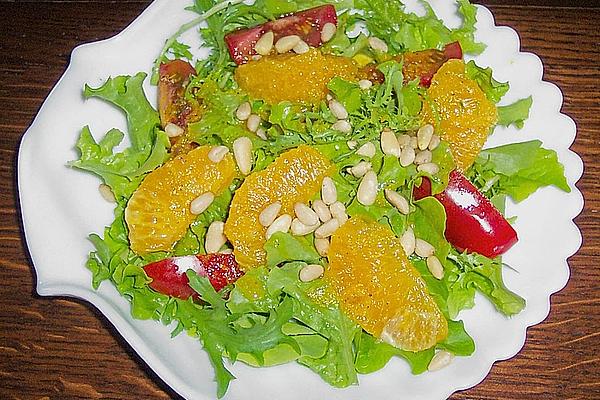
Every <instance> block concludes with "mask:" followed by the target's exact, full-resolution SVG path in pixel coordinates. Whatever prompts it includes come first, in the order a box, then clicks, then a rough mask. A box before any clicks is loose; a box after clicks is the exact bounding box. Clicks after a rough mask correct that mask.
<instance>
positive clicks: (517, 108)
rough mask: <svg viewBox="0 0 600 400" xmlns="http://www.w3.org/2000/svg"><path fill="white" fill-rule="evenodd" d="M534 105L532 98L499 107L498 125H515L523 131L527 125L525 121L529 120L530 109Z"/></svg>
mask: <svg viewBox="0 0 600 400" xmlns="http://www.w3.org/2000/svg"><path fill="white" fill-rule="evenodd" d="M532 104H533V98H532V97H531V96H529V97H527V98H525V99H521V100H517V101H515V102H514V103H512V104H509V105H507V106H499V107H498V125H502V126H509V125H511V124H514V125H515V126H516V127H517V128H519V129H521V128H522V127H523V125H524V124H525V120H526V119H527V118H529V109H530V108H531V105H532Z"/></svg>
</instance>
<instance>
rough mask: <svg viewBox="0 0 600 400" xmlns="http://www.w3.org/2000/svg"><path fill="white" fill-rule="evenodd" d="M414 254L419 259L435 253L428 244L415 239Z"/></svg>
mask: <svg viewBox="0 0 600 400" xmlns="http://www.w3.org/2000/svg"><path fill="white" fill-rule="evenodd" d="M415 253H416V254H417V255H418V256H419V257H423V258H427V257H431V256H432V255H433V253H435V248H434V247H433V246H432V245H431V244H430V243H429V242H426V241H424V240H423V239H419V238H417V239H416V240H415Z"/></svg>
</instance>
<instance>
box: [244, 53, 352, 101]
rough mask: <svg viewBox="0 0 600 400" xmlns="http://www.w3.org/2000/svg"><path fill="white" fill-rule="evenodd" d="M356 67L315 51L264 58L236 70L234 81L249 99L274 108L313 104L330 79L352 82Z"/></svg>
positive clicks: (321, 95)
mask: <svg viewBox="0 0 600 400" xmlns="http://www.w3.org/2000/svg"><path fill="white" fill-rule="evenodd" d="M357 74H358V67H357V66H356V64H355V63H354V61H352V60H351V59H349V58H347V57H338V56H332V55H323V54H322V53H321V51H320V50H318V49H311V50H309V51H308V52H306V53H304V54H299V55H296V54H292V53H285V54H278V55H273V56H266V57H263V58H261V59H260V60H258V61H252V62H249V63H247V64H243V65H240V66H239V67H237V68H236V71H235V79H236V81H237V83H238V84H239V85H240V88H242V90H243V91H245V92H247V93H249V94H250V96H251V97H254V98H257V99H263V100H265V101H266V102H268V103H271V104H275V103H279V102H281V101H285V100H287V101H291V102H300V103H311V104H316V103H318V102H319V101H321V100H322V99H324V98H325V96H326V95H327V83H328V82H329V81H330V80H331V79H332V78H334V77H336V76H337V77H340V78H343V79H346V80H350V81H353V80H356V77H357Z"/></svg>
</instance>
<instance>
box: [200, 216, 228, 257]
mask: <svg viewBox="0 0 600 400" xmlns="http://www.w3.org/2000/svg"><path fill="white" fill-rule="evenodd" d="M224 228H225V223H224V222H222V221H214V222H213V223H211V224H210V225H209V226H208V229H207V230H206V239H205V241H204V249H205V250H206V252H207V253H208V254H210V253H217V252H218V251H219V250H220V249H221V247H223V245H224V244H225V243H227V238H226V237H225V234H224V233H223V230H224Z"/></svg>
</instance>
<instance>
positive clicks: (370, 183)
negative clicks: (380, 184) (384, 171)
mask: <svg viewBox="0 0 600 400" xmlns="http://www.w3.org/2000/svg"><path fill="white" fill-rule="evenodd" d="M376 198H377V174H375V172H373V171H369V172H367V173H366V174H365V176H364V177H363V178H362V180H361V181H360V184H359V185H358V190H357V193H356V199H357V200H358V202H359V203H360V204H362V205H365V206H370V205H372V204H373V203H375V199H376Z"/></svg>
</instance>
